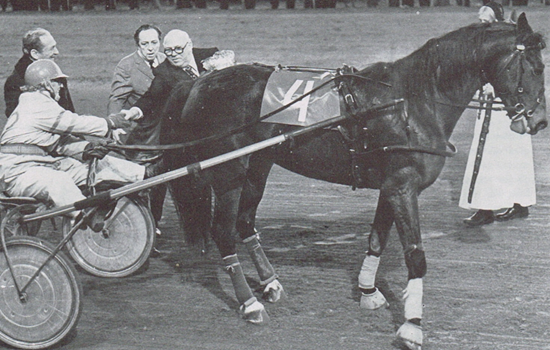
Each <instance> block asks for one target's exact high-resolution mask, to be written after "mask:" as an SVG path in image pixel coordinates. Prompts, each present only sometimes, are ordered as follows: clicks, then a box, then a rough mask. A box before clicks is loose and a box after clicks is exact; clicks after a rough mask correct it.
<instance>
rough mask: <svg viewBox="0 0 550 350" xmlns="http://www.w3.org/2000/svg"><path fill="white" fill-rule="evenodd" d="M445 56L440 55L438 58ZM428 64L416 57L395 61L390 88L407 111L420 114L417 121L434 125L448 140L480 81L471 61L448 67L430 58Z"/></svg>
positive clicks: (448, 64)
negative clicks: (404, 103)
mask: <svg viewBox="0 0 550 350" xmlns="http://www.w3.org/2000/svg"><path fill="white" fill-rule="evenodd" d="M447 54H448V53H446V52H440V53H439V56H440V57H445V56H446V55H447ZM430 63H431V64H426V62H425V60H423V59H419V58H418V57H413V58H411V59H409V60H407V59H403V60H400V61H396V62H395V65H394V66H395V74H394V75H393V76H394V79H393V84H395V85H396V86H398V88H397V90H400V93H401V94H402V97H404V98H405V99H406V100H407V101H408V102H409V108H413V109H414V110H416V111H419V112H421V113H419V115H417V117H418V118H422V119H424V120H426V119H429V124H430V125H431V126H433V125H434V124H437V125H438V128H439V129H440V132H441V134H442V135H444V136H445V137H446V139H447V140H448V139H449V138H450V136H451V133H452V131H453V129H454V127H455V126H456V123H457V122H458V120H459V118H460V116H461V115H462V113H463V112H464V110H465V109H466V106H467V105H468V103H469V102H470V101H471V99H472V97H473V96H474V94H475V93H476V91H477V90H478V89H479V88H480V87H481V85H482V82H483V77H482V76H481V69H480V67H478V66H476V63H475V62H473V61H464V62H461V61H456V60H455V61H452V62H450V63H449V61H446V60H441V61H440V62H436V61H435V60H434V59H433V58H432V59H431V62H430ZM411 117H413V118H414V116H411Z"/></svg>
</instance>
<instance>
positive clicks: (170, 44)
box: [121, 29, 218, 223]
mask: <svg viewBox="0 0 550 350" xmlns="http://www.w3.org/2000/svg"><path fill="white" fill-rule="evenodd" d="M163 47H164V53H165V55H166V60H165V61H164V62H163V63H161V64H160V65H159V66H158V67H157V68H155V69H154V70H153V74H154V75H155V78H154V79H153V81H152V82H151V86H150V88H149V90H148V91H147V92H146V93H145V94H144V95H143V96H142V97H141V98H139V99H138V100H137V102H136V103H135V104H134V106H133V107H132V108H130V110H122V111H121V113H124V114H126V117H127V118H128V119H131V120H134V119H138V120H137V123H138V125H137V127H136V128H134V129H133V130H132V132H131V133H130V135H129V136H128V139H127V141H126V144H138V145H158V144H159V135H160V118H161V112H162V110H163V107H164V105H165V104H166V101H167V100H168V97H169V95H170V92H171V91H172V89H173V88H174V87H175V86H176V85H178V84H180V83H182V82H185V81H187V82H189V84H185V85H187V86H188V87H189V88H190V87H191V86H192V85H193V81H194V80H195V79H196V78H197V77H198V76H199V75H200V74H201V73H203V72H204V71H205V69H204V67H203V65H202V61H203V60H204V59H206V58H209V57H211V56H212V55H214V53H216V52H217V51H218V49H217V48H215V47H213V48H205V49H199V48H194V47H193V42H192V41H191V38H190V37H189V35H188V34H187V33H186V32H184V31H183V30H179V29H176V30H171V31H170V32H168V33H167V34H166V36H165V37H164V41H163ZM181 107H183V105H182V106H181ZM174 112H178V111H174ZM179 112H181V110H180V111H179ZM129 155H130V156H133V157H134V158H138V159H139V158H142V159H143V158H149V157H151V156H152V154H151V153H148V154H147V153H145V152H142V153H137V154H129ZM199 192H202V198H203V199H204V201H203V203H201V204H199V206H201V205H203V206H205V207H206V208H209V206H210V193H209V189H202V190H200V191H199ZM165 195H166V186H164V185H160V186H157V187H156V188H155V189H154V190H153V191H151V199H150V200H151V211H152V213H153V217H154V218H155V221H156V222H157V223H158V222H159V221H160V219H161V217H162V206H163V203H164V197H165Z"/></svg>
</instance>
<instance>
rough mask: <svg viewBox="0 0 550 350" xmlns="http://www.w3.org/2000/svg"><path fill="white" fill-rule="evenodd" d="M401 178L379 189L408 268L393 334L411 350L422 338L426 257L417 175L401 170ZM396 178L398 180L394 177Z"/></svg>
mask: <svg viewBox="0 0 550 350" xmlns="http://www.w3.org/2000/svg"><path fill="white" fill-rule="evenodd" d="M403 175H404V176H403V177H402V178H401V179H404V180H403V181H396V182H393V183H388V186H387V187H386V188H385V189H383V191H387V192H388V200H389V202H390V204H391V207H392V209H393V214H394V220H395V225H396V227H397V231H398V233H399V239H400V240H401V244H402V246H403V250H404V255H405V264H406V265H407V269H408V271H409V276H408V284H407V288H406V289H405V290H404V295H403V300H404V304H405V305H404V308H405V319H406V322H405V323H404V324H403V325H401V327H400V328H399V329H398V330H397V337H398V338H399V339H400V340H402V341H403V343H404V344H405V345H406V346H407V347H408V348H409V349H412V350H420V349H421V346H422V341H423V334H422V328H421V324H420V322H421V319H422V296H423V288H422V278H423V277H424V275H425V274H426V257H425V255H424V249H423V247H422V238H421V236H420V222H419V215H418V195H419V192H420V191H419V190H418V183H419V182H420V181H419V177H416V176H414V175H413V174H411V173H406V174H405V173H404V174H403ZM398 180H399V179H398Z"/></svg>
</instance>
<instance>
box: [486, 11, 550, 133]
mask: <svg viewBox="0 0 550 350" xmlns="http://www.w3.org/2000/svg"><path fill="white" fill-rule="evenodd" d="M515 35H516V39H515V43H514V45H513V47H510V44H509V43H507V44H506V45H505V46H506V48H504V49H502V50H499V49H495V48H494V47H493V49H495V50H494V51H495V54H496V56H492V57H491V58H492V60H490V62H488V64H487V65H486V66H485V67H484V72H485V76H486V77H487V80H488V81H489V82H490V83H491V85H493V87H494V88H495V94H496V96H498V97H500V98H501V99H502V100H503V102H504V105H505V106H506V110H507V111H508V116H509V117H510V119H511V120H512V125H511V127H510V128H511V129H512V130H513V131H515V132H517V133H520V134H524V133H526V132H527V133H529V134H532V135H534V134H536V133H537V132H538V131H540V130H542V129H544V128H546V126H547V125H548V120H547V116H546V100H545V96H544V63H543V61H542V55H541V50H542V49H544V47H545V42H544V39H543V38H542V35H541V34H539V33H533V30H532V29H531V27H530V26H529V23H527V18H526V17H525V14H524V13H522V14H521V15H520V16H519V18H518V21H517V25H516V31H515Z"/></svg>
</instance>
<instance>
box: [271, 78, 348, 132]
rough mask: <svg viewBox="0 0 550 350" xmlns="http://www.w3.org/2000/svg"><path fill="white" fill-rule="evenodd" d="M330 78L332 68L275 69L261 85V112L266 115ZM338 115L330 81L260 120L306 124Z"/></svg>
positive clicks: (337, 103)
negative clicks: (262, 93)
mask: <svg viewBox="0 0 550 350" xmlns="http://www.w3.org/2000/svg"><path fill="white" fill-rule="evenodd" d="M332 78H334V72H331V71H326V72H310V71H294V70H285V69H280V70H275V71H274V72H273V73H272V74H271V76H270V77H269V80H268V81H267V86H266V88H265V92H264V96H263V100H262V110H261V115H262V116H263V115H266V114H268V113H270V112H273V111H274V110H276V109H278V108H281V107H282V106H284V105H287V104H289V103H290V102H292V101H294V100H296V99H298V98H300V97H301V96H303V95H304V94H306V93H308V92H310V91H311V90H313V89H315V88H316V87H319V86H320V85H322V84H323V83H324V82H326V81H328V80H330V79H332ZM339 115H340V100H339V97H338V91H337V90H336V87H335V85H334V84H330V83H329V84H327V85H326V86H324V87H322V88H321V89H319V90H317V91H314V92H313V93H312V94H310V95H308V96H306V97H305V98H304V99H302V100H301V101H298V102H296V103H294V104H292V105H290V106H289V107H288V108H285V109H284V110H282V111H281V112H279V113H276V114H275V115H273V116H271V117H269V118H267V119H265V120H264V122H268V123H280V124H289V125H299V126H308V125H312V124H315V123H318V122H321V121H323V120H326V119H330V118H334V117H337V116H339Z"/></svg>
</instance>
